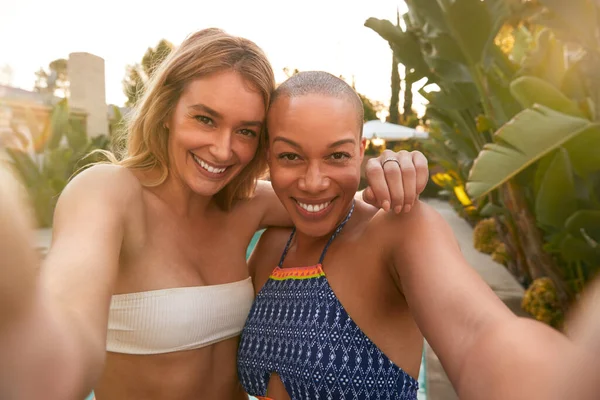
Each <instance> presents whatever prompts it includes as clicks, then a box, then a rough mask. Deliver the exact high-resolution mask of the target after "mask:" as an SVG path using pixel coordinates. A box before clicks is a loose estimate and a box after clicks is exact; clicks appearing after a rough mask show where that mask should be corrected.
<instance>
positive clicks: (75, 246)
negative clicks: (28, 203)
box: [0, 166, 135, 399]
mask: <svg viewBox="0 0 600 400" xmlns="http://www.w3.org/2000/svg"><path fill="white" fill-rule="evenodd" d="M125 172H127V171H125ZM127 173H128V172H127ZM124 177H125V178H126V179H123V178H124ZM132 179H135V178H133V177H132ZM10 186H11V184H8V183H6V179H4V181H3V183H2V188H1V189H0V192H2V196H0V197H1V198H2V199H4V200H3V207H1V208H0V213H1V215H2V217H1V218H0V236H1V237H2V239H4V238H11V239H8V240H2V241H0V254H2V255H3V256H2V257H1V258H2V261H1V263H2V265H1V268H0V269H1V272H0V275H1V276H0V281H2V283H1V284H0V285H2V287H3V288H2V289H3V290H1V292H2V293H4V295H2V296H1V297H0V309H2V310H5V309H12V310H14V311H13V312H11V313H0V359H2V363H0V365H1V367H0V392H3V391H4V392H6V393H7V395H4V394H5V393H1V394H0V398H32V399H34V398H44V399H77V398H85V396H86V395H87V394H88V393H89V391H90V390H91V388H92V387H93V385H94V383H95V381H96V379H98V377H99V375H100V373H101V371H102V368H103V363H104V357H105V354H106V347H105V346H106V330H107V329H106V327H107V318H108V308H109V303H110V296H111V294H112V290H113V285H114V282H115V280H116V275H117V271H118V267H119V264H118V262H119V261H118V260H119V256H120V250H121V243H122V241H123V236H124V230H125V218H126V212H125V211H126V208H127V204H128V202H129V201H130V199H131V197H132V196H131V195H130V193H131V188H132V187H135V185H132V182H129V181H128V179H127V176H126V174H125V175H124V174H123V173H122V171H120V170H119V169H118V167H113V166H97V167H93V168H91V169H89V170H87V171H85V172H82V173H81V174H80V175H78V176H77V177H76V178H75V179H74V180H73V181H72V182H71V183H69V185H68V186H67V188H66V189H65V190H64V191H63V193H62V194H61V196H60V199H59V202H58V205H57V208H56V212H55V218H54V232H53V243H52V246H51V249H50V251H49V253H48V255H47V257H46V260H45V261H44V263H43V265H42V267H41V269H40V271H39V276H37V273H35V272H34V269H35V260H34V256H33V254H32V251H33V250H32V248H33V247H32V240H31V239H32V235H31V232H30V230H29V226H28V225H27V222H26V218H25V217H24V216H23V210H22V208H21V207H19V204H17V200H16V199H15V197H14V194H13V193H12V192H9V190H10ZM7 199H8V200H7ZM4 205H6V207H4ZM5 254H11V256H10V257H8V258H6V257H4V255H5ZM4 286H7V287H14V288H18V290H6V291H5V290H4ZM9 379H10V380H9Z"/></svg>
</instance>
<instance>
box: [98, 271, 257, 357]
mask: <svg viewBox="0 0 600 400" xmlns="http://www.w3.org/2000/svg"><path fill="white" fill-rule="evenodd" d="M253 300H254V289H253V286H252V280H251V278H250V277H248V278H246V279H244V280H242V281H237V282H232V283H225V284H221V285H210V286H195V287H179V288H173V289H161V290H151V291H148V292H138V293H127V294H118V295H113V296H112V299H111V303H110V313H109V316H108V336H107V340H106V350H107V351H111V352H115V353H125V354H159V353H170V352H175V351H181V350H192V349H197V348H200V347H204V346H208V345H210V344H212V343H215V342H219V341H221V340H225V339H229V338H231V337H234V336H237V335H239V334H240V333H241V332H242V328H243V327H244V323H245V321H246V317H247V316H248V312H249V311H250V307H251V306H252V302H253Z"/></svg>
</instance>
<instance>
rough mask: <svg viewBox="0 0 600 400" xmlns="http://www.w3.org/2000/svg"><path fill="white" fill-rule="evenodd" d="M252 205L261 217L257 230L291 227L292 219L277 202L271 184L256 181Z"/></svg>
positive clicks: (277, 199)
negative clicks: (271, 227) (272, 227)
mask: <svg viewBox="0 0 600 400" xmlns="http://www.w3.org/2000/svg"><path fill="white" fill-rule="evenodd" d="M252 203H253V204H252V205H253V208H254V209H255V210H256V212H258V213H259V215H260V216H261V218H260V225H259V227H258V229H264V228H268V227H270V226H280V227H291V226H292V219H291V218H290V215H289V214H288V212H287V210H286V209H285V207H284V206H283V204H282V203H281V201H279V197H277V195H276V194H275V191H274V190H273V186H272V185H271V182H269V181H258V184H257V186H256V194H255V196H254V198H253V199H252ZM258 229H257V230H258Z"/></svg>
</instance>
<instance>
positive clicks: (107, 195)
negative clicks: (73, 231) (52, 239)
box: [54, 164, 142, 234]
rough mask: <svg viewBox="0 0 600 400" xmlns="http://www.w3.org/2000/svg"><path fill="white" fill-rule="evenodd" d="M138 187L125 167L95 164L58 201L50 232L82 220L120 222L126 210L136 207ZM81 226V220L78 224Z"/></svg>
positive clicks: (136, 179)
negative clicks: (74, 220) (73, 221)
mask: <svg viewBox="0 0 600 400" xmlns="http://www.w3.org/2000/svg"><path fill="white" fill-rule="evenodd" d="M141 202H142V185H141V183H140V181H139V180H138V178H137V177H136V176H135V175H134V174H133V173H132V172H131V171H130V170H129V169H127V168H124V167H121V166H118V165H110V164H98V165H94V166H92V167H90V168H88V169H86V170H85V171H83V172H81V173H79V174H78V175H77V176H75V177H74V178H73V179H72V180H71V181H70V182H69V183H68V184H67V186H66V187H65V188H64V190H63V191H62V193H61V195H60V196H59V198H58V202H57V205H56V210H55V214H54V231H55V234H58V233H59V231H60V230H61V227H63V226H64V224H65V223H68V225H72V220H73V219H75V218H76V217H77V218H84V219H85V220H87V222H88V223H92V222H94V223H102V221H101V220H102V219H110V220H112V221H114V222H116V223H118V222H117V221H121V222H124V219H125V217H126V216H127V214H128V211H129V210H132V209H136V208H139V206H140V205H141ZM81 222H82V223H83V221H81Z"/></svg>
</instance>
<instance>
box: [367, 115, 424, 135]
mask: <svg viewBox="0 0 600 400" xmlns="http://www.w3.org/2000/svg"><path fill="white" fill-rule="evenodd" d="M427 137H429V135H428V134H427V132H420V131H417V130H416V129H413V128H408V127H406V126H402V125H397V124H392V123H390V122H381V121H379V120H373V121H368V122H365V124H364V125H363V138H365V139H369V140H370V139H375V138H378V139H383V140H406V139H411V138H427Z"/></svg>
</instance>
